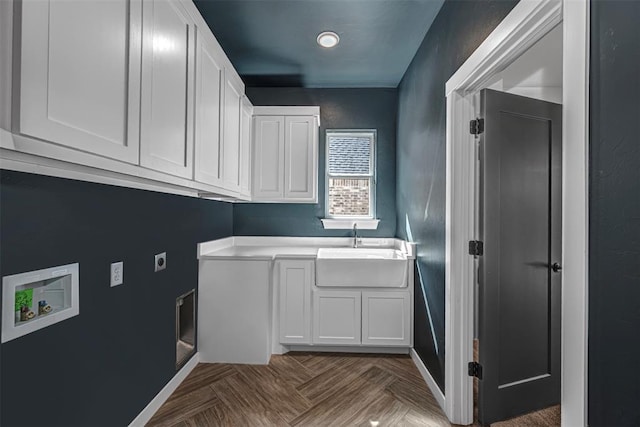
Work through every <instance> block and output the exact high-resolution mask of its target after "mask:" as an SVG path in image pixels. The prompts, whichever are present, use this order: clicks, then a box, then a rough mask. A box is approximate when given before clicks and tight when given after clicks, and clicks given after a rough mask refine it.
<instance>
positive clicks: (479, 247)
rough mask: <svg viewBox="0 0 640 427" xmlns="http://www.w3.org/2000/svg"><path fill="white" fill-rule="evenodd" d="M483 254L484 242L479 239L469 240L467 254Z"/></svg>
mask: <svg viewBox="0 0 640 427" xmlns="http://www.w3.org/2000/svg"><path fill="white" fill-rule="evenodd" d="M483 254H484V244H483V243H482V242H481V241H479V240H470V241H469V255H473V256H482V255H483Z"/></svg>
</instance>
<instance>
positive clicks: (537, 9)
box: [445, 0, 566, 96]
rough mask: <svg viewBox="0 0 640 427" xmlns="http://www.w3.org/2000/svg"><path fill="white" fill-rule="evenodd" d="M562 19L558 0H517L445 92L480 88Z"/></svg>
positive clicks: (447, 86) (452, 79)
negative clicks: (519, 0) (518, 0)
mask: <svg viewBox="0 0 640 427" xmlns="http://www.w3.org/2000/svg"><path fill="white" fill-rule="evenodd" d="M561 21H562V1H561V0H523V1H521V2H519V3H518V4H517V5H516V6H515V7H514V8H513V10H512V11H511V12H510V13H509V14H508V15H507V16H506V17H505V18H504V19H503V20H502V22H500V24H499V25H498V26H497V27H496V28H495V29H494V30H493V32H492V33H491V34H490V35H489V37H487V38H486V39H485V41H484V42H483V43H482V44H481V45H480V46H479V47H478V48H477V49H476V50H475V51H474V52H473V53H472V54H471V56H469V58H468V59H467V60H466V61H465V62H464V64H462V65H461V66H460V68H459V69H458V71H456V72H455V74H454V75H453V76H451V78H450V79H449V80H448V81H447V83H446V86H445V94H446V95H447V96H448V95H449V94H451V92H453V91H454V90H458V91H460V90H464V91H465V92H467V93H468V92H472V91H477V90H479V89H480V88H481V87H482V85H483V84H485V83H487V82H488V81H489V80H490V79H491V78H492V77H493V76H494V75H495V74H496V73H499V72H500V71H502V70H503V69H504V68H505V67H506V66H507V65H509V64H510V63H511V62H513V61H514V60H515V59H516V58H518V57H519V56H520V55H521V54H522V53H524V52H525V51H526V50H527V49H529V48H530V47H531V46H533V45H534V44H535V43H536V42H537V41H538V40H540V39H541V38H542V36H544V35H545V34H547V33H548V32H549V31H550V30H551V29H553V27H555V26H556V25H558V24H559V23H560V22H561ZM564 49H565V50H566V48H564Z"/></svg>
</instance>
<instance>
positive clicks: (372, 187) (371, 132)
mask: <svg viewBox="0 0 640 427" xmlns="http://www.w3.org/2000/svg"><path fill="white" fill-rule="evenodd" d="M334 135H341V136H358V137H362V136H365V135H366V136H368V137H369V139H370V143H371V152H370V158H369V161H370V165H371V168H370V173H369V174H331V173H329V137H330V136H334ZM377 141H378V131H377V130H376V129H326V130H325V161H324V182H325V185H324V189H325V191H324V215H325V218H327V219H337V220H354V221H355V220H370V219H376V193H377V191H376V187H377V181H378V180H377V171H378V168H377V166H378V165H377V153H378V150H377V149H376V148H377ZM330 178H336V179H341V178H343V179H354V178H356V179H362V178H368V179H369V215H332V214H330V213H329V179H330Z"/></svg>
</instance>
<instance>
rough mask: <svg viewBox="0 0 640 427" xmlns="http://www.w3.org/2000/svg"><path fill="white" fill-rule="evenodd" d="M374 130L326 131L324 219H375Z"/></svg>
mask: <svg viewBox="0 0 640 427" xmlns="http://www.w3.org/2000/svg"><path fill="white" fill-rule="evenodd" d="M375 142H376V131H375V130H348V131H338V130H328V131H327V141H326V143H327V160H326V162H327V165H326V169H325V170H326V174H327V179H326V184H327V185H326V189H327V190H326V199H327V203H326V216H327V218H374V216H375V194H376V191H375V184H376V183H375V158H376V157H375Z"/></svg>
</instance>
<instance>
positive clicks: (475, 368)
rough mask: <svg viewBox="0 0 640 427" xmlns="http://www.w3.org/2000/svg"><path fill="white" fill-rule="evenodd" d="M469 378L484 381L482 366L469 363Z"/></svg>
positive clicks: (476, 363)
mask: <svg viewBox="0 0 640 427" xmlns="http://www.w3.org/2000/svg"><path fill="white" fill-rule="evenodd" d="M469 376H470V377H476V378H478V379H479V380H481V379H482V365H481V364H479V363H478V362H469Z"/></svg>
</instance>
